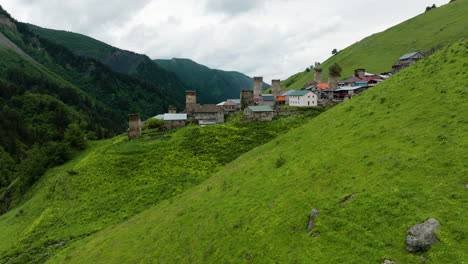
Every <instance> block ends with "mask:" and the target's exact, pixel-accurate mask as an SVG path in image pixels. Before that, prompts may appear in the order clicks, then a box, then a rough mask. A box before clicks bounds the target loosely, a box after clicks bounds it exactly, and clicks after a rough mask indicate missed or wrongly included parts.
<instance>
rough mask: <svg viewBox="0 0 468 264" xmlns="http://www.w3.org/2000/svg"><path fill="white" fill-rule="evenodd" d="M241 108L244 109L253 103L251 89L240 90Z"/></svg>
mask: <svg viewBox="0 0 468 264" xmlns="http://www.w3.org/2000/svg"><path fill="white" fill-rule="evenodd" d="M240 100H241V109H245V108H247V107H249V106H250V105H254V99H253V91H252V90H241V94H240Z"/></svg>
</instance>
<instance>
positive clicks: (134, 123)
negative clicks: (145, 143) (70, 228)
mask: <svg viewBox="0 0 468 264" xmlns="http://www.w3.org/2000/svg"><path fill="white" fill-rule="evenodd" d="M128 127H129V130H128V139H130V140H131V139H137V138H139V137H141V119H140V115H138V114H131V115H128Z"/></svg>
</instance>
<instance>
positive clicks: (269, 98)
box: [262, 94, 275, 106]
mask: <svg viewBox="0 0 468 264" xmlns="http://www.w3.org/2000/svg"><path fill="white" fill-rule="evenodd" d="M262 105H269V106H274V105H275V96H274V95H273V94H262Z"/></svg>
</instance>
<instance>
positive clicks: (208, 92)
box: [154, 58, 270, 103]
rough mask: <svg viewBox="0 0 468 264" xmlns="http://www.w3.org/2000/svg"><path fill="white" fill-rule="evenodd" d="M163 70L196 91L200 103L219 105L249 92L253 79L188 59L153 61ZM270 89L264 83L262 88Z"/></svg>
mask: <svg viewBox="0 0 468 264" xmlns="http://www.w3.org/2000/svg"><path fill="white" fill-rule="evenodd" d="M154 62H156V63H157V64H158V65H160V66H161V67H163V68H164V69H166V70H168V71H171V72H174V73H175V74H177V76H179V78H180V79H181V80H182V81H184V82H185V83H186V84H187V85H188V86H190V87H193V89H194V90H196V91H197V98H199V102H200V103H219V102H222V101H226V100H227V99H236V98H239V95H240V90H241V89H245V90H251V89H252V87H253V79H252V78H250V77H248V76H246V75H244V74H242V73H240V72H235V71H222V70H216V69H210V68H208V67H206V66H204V65H201V64H198V63H196V62H194V61H192V60H190V59H178V58H174V59H171V60H154ZM268 87H270V86H269V85H268V84H266V83H264V85H263V88H264V89H266V88H268Z"/></svg>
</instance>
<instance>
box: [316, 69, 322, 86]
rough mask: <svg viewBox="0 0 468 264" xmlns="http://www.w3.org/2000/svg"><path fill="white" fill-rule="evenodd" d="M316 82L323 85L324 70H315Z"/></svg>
mask: <svg viewBox="0 0 468 264" xmlns="http://www.w3.org/2000/svg"><path fill="white" fill-rule="evenodd" d="M314 70H315V73H314V81H315V82H316V83H322V69H318V68H315V69H314Z"/></svg>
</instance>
